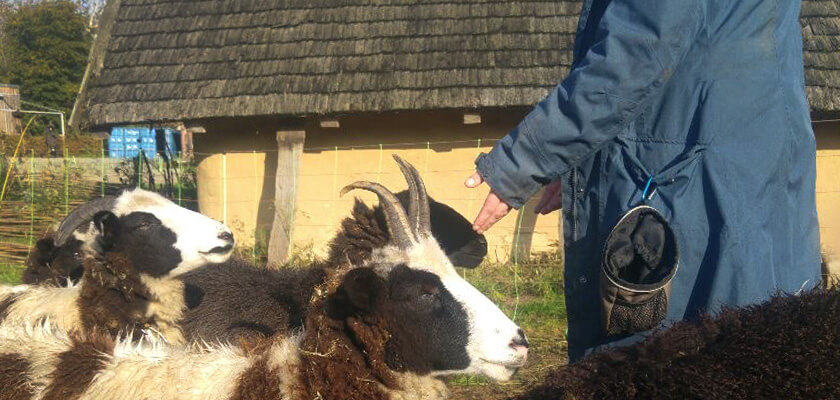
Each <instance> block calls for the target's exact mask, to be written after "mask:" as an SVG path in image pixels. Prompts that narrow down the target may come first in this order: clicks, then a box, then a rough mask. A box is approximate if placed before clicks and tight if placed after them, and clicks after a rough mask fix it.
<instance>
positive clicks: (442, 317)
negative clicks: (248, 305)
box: [328, 156, 528, 380]
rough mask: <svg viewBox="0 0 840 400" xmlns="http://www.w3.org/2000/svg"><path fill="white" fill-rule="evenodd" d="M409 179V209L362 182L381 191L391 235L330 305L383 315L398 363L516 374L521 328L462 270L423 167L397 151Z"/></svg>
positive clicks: (345, 313)
mask: <svg viewBox="0 0 840 400" xmlns="http://www.w3.org/2000/svg"><path fill="white" fill-rule="evenodd" d="M395 158H396V160H397V163H398V164H399V166H400V169H401V171H402V173H403V175H404V176H405V178H406V180H407V181H408V185H409V192H410V201H409V206H408V212H406V210H405V209H404V208H403V207H402V206H401V204H400V202H399V200H398V199H397V198H396V196H394V194H393V193H392V192H390V191H389V190H388V189H386V188H385V187H383V186H382V185H380V184H377V183H372V182H356V183H353V184H351V185H349V186H347V187H346V188H344V190H342V194H343V193H346V192H347V191H349V190H352V189H362V190H367V191H371V192H373V193H375V194H376V195H377V196H378V197H379V202H380V206H381V207H382V209H383V211H384V213H385V218H386V222H387V225H388V230H389V235H390V238H391V242H390V243H389V244H388V245H386V246H384V247H382V248H380V249H376V250H374V251H373V253H372V255H371V257H370V259H369V260H367V261H366V262H365V263H364V265H361V266H357V267H356V268H355V269H353V270H351V271H349V272H348V273H347V274H346V276H345V277H344V280H343V282H342V285H341V286H340V287H339V288H338V290H337V291H336V292H335V294H334V295H333V296H332V298H331V300H330V302H329V303H328V304H329V307H328V310H329V313H330V314H331V315H332V316H333V317H334V318H348V317H351V316H353V317H355V316H358V315H360V314H361V315H378V316H379V317H380V318H381V319H382V320H383V321H384V324H385V325H386V327H387V330H388V332H389V339H388V340H387V343H386V345H385V355H384V356H385V359H386V361H387V363H388V366H389V367H390V368H391V369H394V370H397V371H410V372H416V373H421V374H426V373H430V374H434V375H444V374H451V373H478V374H483V375H486V376H488V377H490V378H493V379H496V380H507V379H509V378H510V377H511V376H512V375H513V374H514V373H515V372H516V370H517V369H518V368H519V367H521V366H522V365H523V364H524V363H525V360H526V358H527V354H528V343H527V341H526V339H525V335H524V333H523V332H522V330H521V329H520V328H519V327H518V326H516V324H514V323H513V322H512V321H511V320H510V319H508V317H507V316H505V315H504V313H502V311H501V310H500V309H499V308H498V307H497V306H496V305H495V304H493V303H492V302H491V301H490V300H489V299H488V298H487V297H485V296H484V295H482V294H481V293H480V292H479V291H478V290H477V289H476V288H474V287H473V286H472V285H470V284H469V283H468V282H467V281H465V280H464V279H463V278H461V277H460V276H459V275H458V273H457V271H456V270H455V268H454V267H453V266H452V263H451V261H450V259H449V258H448V257H447V255H446V254H445V253H444V251H443V250H442V249H441V247H440V245H439V244H438V243H437V241H435V239H434V237H433V236H432V234H431V230H430V219H429V200H428V195H427V194H426V189H425V186H424V184H423V181H422V179H421V178H420V176H419V174H418V172H417V170H416V169H415V168H414V167H413V166H411V165H410V164H408V163H407V162H405V161H403V160H402V159H400V158H398V157H396V156H395Z"/></svg>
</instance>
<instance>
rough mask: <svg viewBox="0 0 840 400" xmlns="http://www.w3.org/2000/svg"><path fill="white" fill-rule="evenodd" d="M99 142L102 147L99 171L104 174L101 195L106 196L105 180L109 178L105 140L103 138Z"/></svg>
mask: <svg viewBox="0 0 840 400" xmlns="http://www.w3.org/2000/svg"><path fill="white" fill-rule="evenodd" d="M99 143H100V148H101V149H102V151H101V152H100V154H99V156H100V161H99V173H100V174H101V175H102V182H101V185H100V186H101V187H102V195H101V196H100V197H105V180H106V179H107V178H106V176H105V140H102V141H100V142H99Z"/></svg>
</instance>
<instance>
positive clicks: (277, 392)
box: [230, 342, 290, 400]
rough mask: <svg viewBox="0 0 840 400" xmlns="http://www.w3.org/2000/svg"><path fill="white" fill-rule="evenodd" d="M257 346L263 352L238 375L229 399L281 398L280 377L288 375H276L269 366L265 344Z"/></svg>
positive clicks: (256, 399)
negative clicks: (237, 380)
mask: <svg viewBox="0 0 840 400" xmlns="http://www.w3.org/2000/svg"><path fill="white" fill-rule="evenodd" d="M263 343H265V342H263ZM257 348H260V349H262V353H263V354H261V355H259V356H258V358H257V359H256V361H255V362H254V363H253V364H252V365H251V366H250V367H249V368H248V369H247V370H246V371H245V372H244V373H243V374H242V376H240V377H239V382H238V383H237V385H236V390H234V392H233V395H232V396H231V398H230V400H264V399H281V398H283V393H282V392H281V389H280V387H281V384H282V379H283V378H286V379H289V378H290V377H281V376H278V373H277V371H275V370H273V369H272V368H271V367H269V365H268V359H267V354H266V352H265V350H266V349H267V347H266V346H257ZM251 351H254V349H251Z"/></svg>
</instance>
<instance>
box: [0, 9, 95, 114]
mask: <svg viewBox="0 0 840 400" xmlns="http://www.w3.org/2000/svg"><path fill="white" fill-rule="evenodd" d="M0 12H2V11H0ZM5 15H6V17H5V21H4V22H3V23H2V29H3V33H2V35H0V40H5V43H0V44H3V47H4V48H5V50H4V51H3V53H5V54H2V53H0V57H3V56H5V57H4V58H0V67H2V68H0V81H4V82H5V83H13V84H17V85H20V89H21V97H22V98H23V99H26V100H27V101H31V102H34V103H38V104H43V105H45V106H48V107H51V108H56V109H59V110H62V111H65V112H68V113H69V111H70V110H71V109H72V107H73V101H74V100H75V98H76V94H77V93H78V91H79V85H80V84H81V81H82V76H83V75H84V73H85V67H86V65H87V57H88V51H89V49H90V44H91V37H90V32H89V31H88V27H87V18H86V16H85V15H84V13H83V10H82V8H81V7H79V5H78V4H77V3H75V2H73V1H70V0H46V1H39V2H24V3H18V4H16V6H15V7H13V8H10V9H7V11H6V12H5Z"/></svg>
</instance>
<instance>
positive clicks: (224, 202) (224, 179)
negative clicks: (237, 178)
mask: <svg viewBox="0 0 840 400" xmlns="http://www.w3.org/2000/svg"><path fill="white" fill-rule="evenodd" d="M221 178H222V179H221V180H222V223H224V224H225V225H227V203H228V201H227V153H222V174H221Z"/></svg>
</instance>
